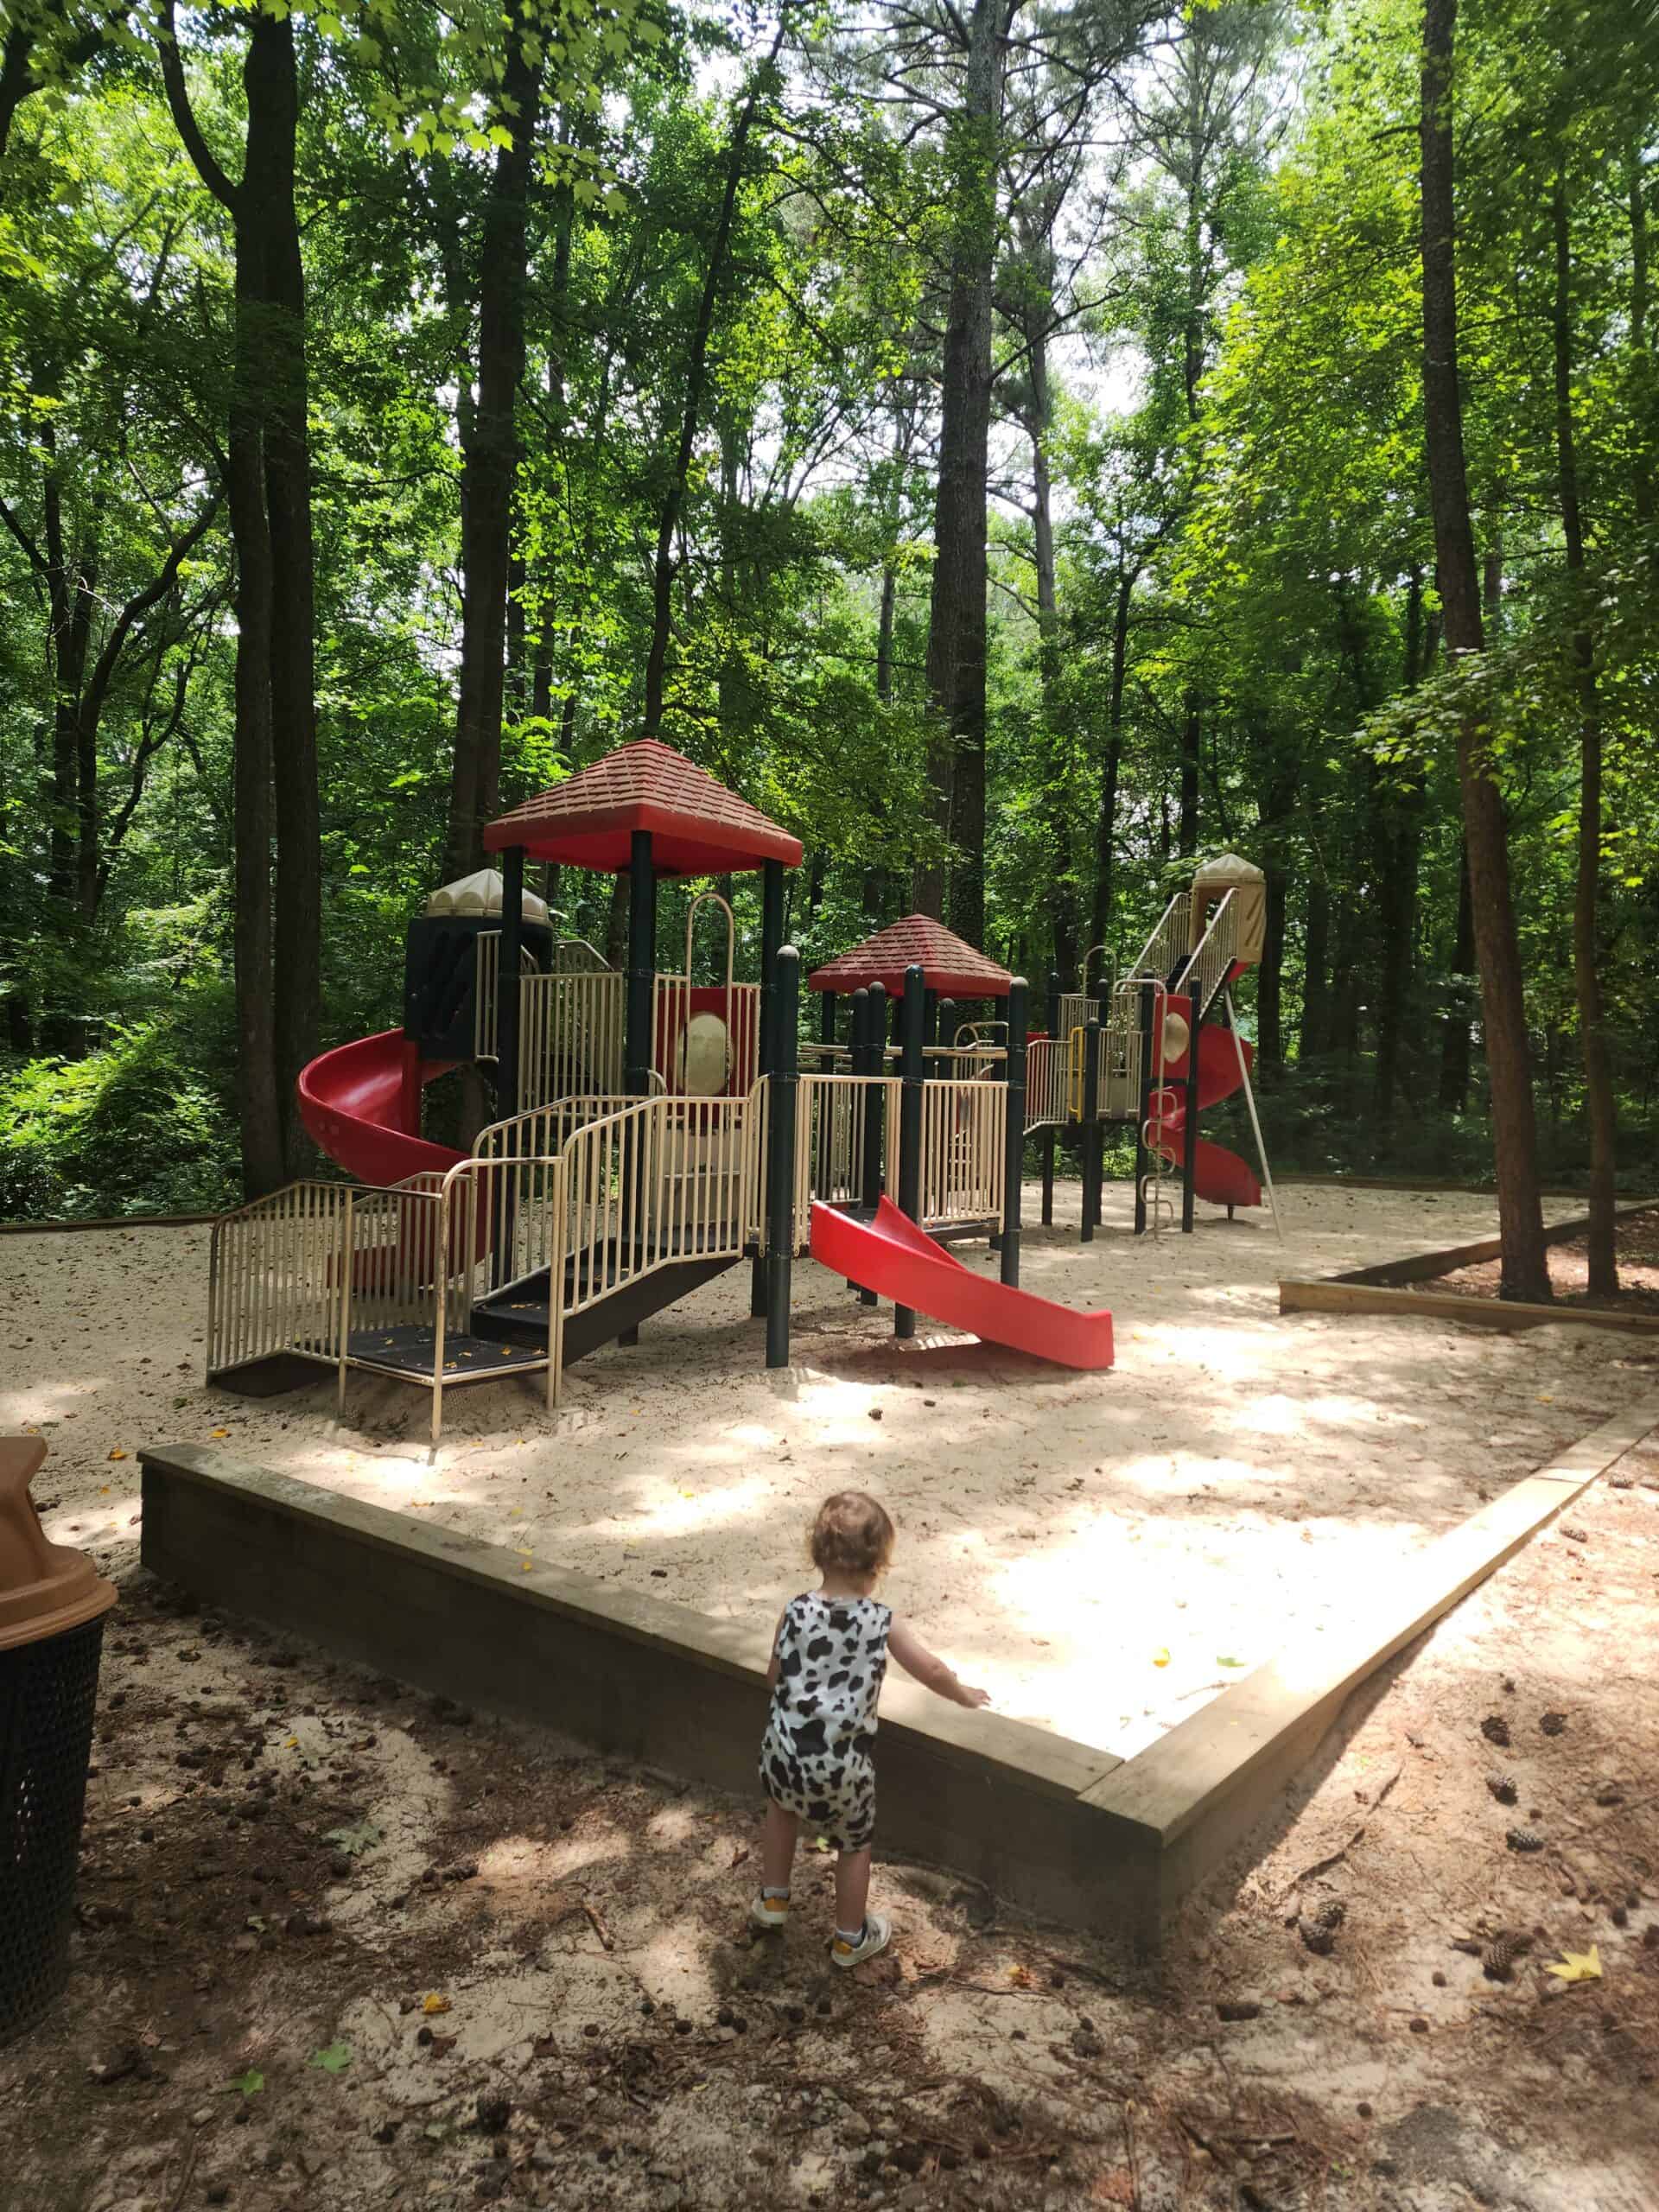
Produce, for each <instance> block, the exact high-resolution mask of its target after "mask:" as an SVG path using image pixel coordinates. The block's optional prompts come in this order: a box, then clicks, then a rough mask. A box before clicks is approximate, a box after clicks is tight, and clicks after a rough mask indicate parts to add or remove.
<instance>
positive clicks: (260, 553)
mask: <svg viewBox="0 0 1659 2212" xmlns="http://www.w3.org/2000/svg"><path fill="white" fill-rule="evenodd" d="M293 37H294V34H293V25H292V22H291V20H290V19H289V18H288V17H286V16H284V17H283V18H281V19H278V18H277V17H276V16H269V15H263V14H262V15H257V16H255V17H254V20H253V23H252V26H251V33H250V37H249V42H248V49H247V53H246V55H245V59H244V63H243V84H244V88H245V94H246V100H247V117H248V121H247V136H246V141H245V157H244V168H243V176H242V181H241V182H240V183H239V184H232V182H231V181H230V179H229V177H228V176H227V175H226V173H225V171H224V170H223V169H222V168H220V167H219V162H218V159H217V157H216V156H214V154H213V150H212V149H211V148H210V147H209V146H208V144H207V140H206V139H205V138H204V137H203V136H202V133H201V130H200V126H199V124H198V123H197V121H196V118H195V114H194V111H193V109H192V107H191V105H190V99H189V93H188V89H187V87H186V84H185V79H184V71H183V65H182V62H181V58H180V55H179V50H178V44H177V40H176V37H175V34H174V27H173V21H172V11H171V8H170V6H168V5H167V4H165V0H164V4H163V7H162V16H161V25H160V37H159V47H158V50H159V54H160V58H161V65H162V81H163V84H164V86H165V88H166V92H167V97H168V106H169V108H170V109H171V111H172V113H173V118H174V121H175V124H176V125H177V127H178V130H179V135H180V137H181V140H182V142H183V143H184V147H185V150H186V152H187V153H188V155H189V156H190V159H191V162H193V164H194V168H195V169H196V173H197V175H199V176H200V179H201V181H202V182H203V184H204V185H206V186H207V189H208V190H209V191H210V192H211V193H212V194H213V197H214V198H215V199H216V200H219V203H220V204H221V206H223V207H225V208H226V211H227V212H228V213H229V214H230V217H231V219H232V225H233V226H234V233H235V245H236V293H235V315H234V337H233V358H232V376H231V393H230V407H229V435H228V438H227V441H226V447H227V451H226V471H225V478H226V501H227V504H228V506H229V510H230V522H231V535H232V539H233V540H234V543H235V546H236V558H237V588H236V615H237V645H236V678H235V743H234V748H233V749H234V760H233V766H232V843H233V847H234V852H235V862H234V869H233V874H232V884H233V906H234V914H233V925H232V943H233V946H234V957H235V964H236V1020H237V1097H238V1109H239V1118H240V1122H241V1133H242V1172H243V1180H244V1183H245V1186H246V1188H247V1191H248V1192H249V1195H250V1196H257V1195H258V1194H259V1193H261V1192H265V1191H269V1190H271V1189H274V1188H275V1187H276V1186H277V1185H278V1184H279V1183H281V1182H283V1180H284V1179H285V1177H286V1176H287V1175H288V1174H289V1173H291V1172H292V1171H293V1169H294V1167H295V1166H297V1164H298V1157H299V1154H300V1151H301V1147H302V1138H301V1136H300V1135H299V1124H298V1120H297V1116H296V1112H295V1110H294V1109H293V1106H292V1103H291V1102H292V1096H293V1077H294V1074H295V1073H296V1070H297V1067H298V1065H299V1064H300V1062H301V1061H302V1059H303V1058H304V1057H305V1056H306V1055H307V1053H308V1052H309V1050H310V1049H311V1048H312V1044H313V1040H314V1039H315V1031H316V1018H317V1017H316V1009H317V1001H318V990H319V985H318V976H317V965H318V938H319V915H318V906H319V896H320V893H319V870H320V865H321V863H320V856H319V854H318V851H317V772H316V736H315V697H314V696H313V685H312V664H313V650H314V645H313V632H314V615H313V601H314V588H313V582H312V565H311V562H312V556H311V520H310V462H309V453H308V442H307V436H306V429H305V405H306V374H305V360H304V338H305V320H304V319H305V287H304V277H303V272H302V267H301V264H300V258H299V232H298V226H297V222H296V212H295V206H294V157H295V134H296V125H297V117H298V92H297V86H296V78H295V69H294V45H293ZM273 838H274V839H275V841H276V844H277V872H278V887H277V903H276V908H275V912H273V906H272V896H271V891H272V876H271V855H272V845H273ZM279 954H280V961H279V959H278V955H279Z"/></svg>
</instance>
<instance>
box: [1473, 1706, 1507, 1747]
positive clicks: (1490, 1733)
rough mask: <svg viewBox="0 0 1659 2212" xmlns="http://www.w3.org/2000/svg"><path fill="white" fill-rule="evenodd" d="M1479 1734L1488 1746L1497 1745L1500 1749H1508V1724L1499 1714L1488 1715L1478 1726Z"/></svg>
mask: <svg viewBox="0 0 1659 2212" xmlns="http://www.w3.org/2000/svg"><path fill="white" fill-rule="evenodd" d="M1480 1732H1481V1734H1482V1735H1483V1736H1484V1738H1486V1740H1487V1742H1488V1743H1489V1744H1497V1745H1499V1747H1500V1748H1502V1749H1507V1748H1508V1746H1509V1741H1510V1724H1509V1722H1508V1721H1507V1720H1506V1719H1504V1718H1503V1714H1502V1713H1488V1714H1487V1716H1486V1718H1485V1719H1484V1720H1483V1721H1482V1722H1481V1724H1480Z"/></svg>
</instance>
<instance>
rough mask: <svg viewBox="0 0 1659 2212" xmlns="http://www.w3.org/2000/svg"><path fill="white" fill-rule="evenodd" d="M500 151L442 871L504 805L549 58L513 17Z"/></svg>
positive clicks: (474, 415)
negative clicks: (527, 324)
mask: <svg viewBox="0 0 1659 2212" xmlns="http://www.w3.org/2000/svg"><path fill="white" fill-rule="evenodd" d="M509 26H510V28H509V35H508V40H507V56H506V66H505V73H504V75H503V77H502V80H501V108H502V113H503V117H504V120H505V127H506V129H507V130H509V132H510V133H511V134H512V135H511V138H510V141H509V143H507V144H506V145H505V146H502V147H500V148H499V149H498V150H497V153H496V157H495V168H494V170H493V174H492V175H491V179H490V194H489V198H488V200H486V203H485V207H484V216H483V223H482V226H481V234H480V241H479V246H480V251H479V263H478V271H479V274H478V377H477V385H476V397H474V399H473V401H472V403H471V404H470V405H466V406H463V407H462V408H461V681H460V687H459V694H458V698H457V702H456V712H455V759H454V774H453V777H452V779H451V783H450V787H449V829H448V840H447V842H446V845H445V849H444V872H445V874H446V875H447V876H448V877H450V878H454V877H456V876H461V875H465V874H467V873H468V872H469V871H470V870H471V869H473V868H477V867H479V866H480V864H481V861H482V859H483V852H484V842H483V837H484V828H485V825H486V823H488V822H490V821H492V820H493V818H494V817H495V815H496V814H497V812H498V811H499V801H500V796H501V709H502V702H503V697H504V689H505V671H506V634H507V587H508V581H509V578H510V575H511V573H512V497H513V486H514V484H515V482H516V480H517V478H518V386H519V384H520V382H521V381H522V379H523V377H524V285H525V276H526V268H527V264H528V258H529V251H530V204H529V203H530V181H531V160H532V156H533V155H534V152H535V143H536V127H537V118H538V115H539V112H540V101H541V82H542V65H541V63H540V61H539V60H537V61H534V62H532V61H531V60H529V59H527V57H526V55H525V54H524V48H523V45H522V43H521V38H520V35H519V25H518V21H517V18H516V17H510V18H509Z"/></svg>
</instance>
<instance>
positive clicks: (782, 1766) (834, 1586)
mask: <svg viewBox="0 0 1659 2212" xmlns="http://www.w3.org/2000/svg"><path fill="white" fill-rule="evenodd" d="M894 1541H895V1532H894V1529H893V1522H892V1521H891V1520H890V1519H889V1518H888V1516H887V1510H886V1509H885V1507H883V1506H882V1505H880V1503H878V1502H877V1500H876V1499H874V1498H873V1497H867V1496H866V1495H865V1493H864V1492H863V1491H859V1490H843V1491H836V1495H835V1496H834V1497H827V1498H825V1500H824V1502H823V1504H822V1505H821V1506H820V1507H819V1508H818V1515H817V1520H816V1522H814V1523H813V1527H812V1539H811V1549H812V1563H813V1565H814V1566H815V1567H817V1570H818V1572H819V1573H820V1575H821V1576H822V1577H823V1580H822V1582H821V1584H820V1586H819V1587H818V1588H817V1590H810V1591H807V1592H804V1594H803V1595H802V1596H800V1597H798V1598H791V1599H790V1601H789V1603H788V1605H785V1607H784V1610H783V1613H782V1616H781V1618H779V1623H778V1632H777V1634H776V1636H775V1637H773V1639H772V1665H771V1667H770V1669H768V1671H767V1675H766V1679H767V1681H769V1682H770V1683H771V1684H772V1707H771V1710H770V1712H769V1713H768V1714H767V1716H766V1734H765V1736H764V1737H763V1738H762V1739H761V1744H760V1781H761V1785H762V1787H763V1788H764V1789H765V1790H766V1796H767V1798H768V1800H769V1801H770V1802H768V1804H767V1806H766V1825H765V1827H764V1828H763V1830H762V1833H761V1844H760V1862H761V1890H760V1896H759V1897H757V1898H756V1899H755V1901H754V1903H753V1905H752V1906H751V1907H750V1908H749V1920H750V1923H751V1925H752V1926H753V1927H755V1928H762V1929H774V1928H782V1927H783V1926H784V1925H785V1923H786V1922H787V1920H788V1917H789V1876H790V1868H791V1866H792V1865H793V1864H794V1859H795V1841H796V1835H797V1833H798V1829H799V1827H800V1824H801V1822H802V1821H807V1822H808V1823H809V1826H810V1829H811V1831H812V1832H813V1833H814V1834H817V1835H821V1836H823V1837H825V1838H826V1839H827V1840H829V1842H830V1843H833V1844H834V1845H835V1847H836V1853H837V1857H836V1933H835V1939H834V1941H833V1942H831V1944H830V1946H829V1955H830V1958H831V1959H832V1960H833V1961H834V1962H835V1964H836V1966H838V1967H855V1966H857V1965H859V1964H860V1963H861V1961H863V1960H865V1959H873V1958H874V1956H875V1955H876V1953H877V1952H878V1951H882V1950H885V1949H886V1948H887V1943H888V1941H889V1939H890V1938H891V1936H892V1934H893V1926H892V1923H891V1922H890V1921H889V1920H888V1918H887V1915H886V1914H885V1913H882V1912H869V1911H867V1910H866V1909H865V1908H866V1899H867V1898H868V1896H869V1890H870V1839H871V1837H872V1836H873V1835H874V1832H875V1766H874V1759H873V1757H872V1754H873V1753H874V1749H875V1707H876V1700H878V1699H879V1698H880V1694H881V1679H882V1676H883V1675H885V1674H886V1672H887V1656H888V1654H889V1653H891V1654H892V1656H893V1658H895V1659H896V1660H897V1661H898V1662H899V1665H900V1666H901V1667H902V1668H903V1669H904V1670H905V1672H906V1674H907V1675H914V1676H915V1677H916V1679H917V1681H918V1682H921V1683H923V1684H925V1686H926V1688H929V1689H931V1690H932V1691H933V1692H934V1693H935V1694H937V1695H938V1696H939V1697H944V1698H949V1699H950V1700H951V1701H952V1703H953V1704H956V1705H966V1706H979V1705H988V1704H989V1702H990V1694H989V1693H988V1691H986V1690H975V1689H969V1688H967V1687H966V1686H965V1685H964V1684H963V1683H962V1682H960V1681H957V1677H956V1675H954V1674H953V1673H952V1672H951V1670H950V1668H949V1667H947V1666H946V1665H945V1663H944V1660H943V1659H936V1658H935V1657H934V1656H933V1654H932V1653H931V1651H930V1650H928V1649H927V1648H926V1647H925V1645H924V1644H922V1643H918V1641H917V1639H916V1637H914V1636H912V1634H911V1631H910V1630H909V1629H908V1628H906V1626H905V1625H904V1624H903V1623H902V1622H901V1621H896V1620H895V1619H894V1618H893V1613H892V1611H891V1609H890V1608H889V1607H887V1606H886V1605H880V1604H878V1603H877V1601H876V1599H875V1597H874V1590H875V1586H876V1584H877V1582H878V1581H879V1580H880V1578H881V1575H882V1574H883V1573H884V1572H885V1571H886V1569H887V1565H888V1563H889V1562H890V1560H892V1558H893V1543H894Z"/></svg>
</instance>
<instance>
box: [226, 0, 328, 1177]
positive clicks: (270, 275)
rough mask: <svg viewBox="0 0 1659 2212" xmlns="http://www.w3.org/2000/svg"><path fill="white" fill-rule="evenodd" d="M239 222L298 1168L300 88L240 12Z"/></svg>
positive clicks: (303, 609) (260, 23) (307, 924)
mask: <svg viewBox="0 0 1659 2212" xmlns="http://www.w3.org/2000/svg"><path fill="white" fill-rule="evenodd" d="M245 80H246V85H247V96H248V154H247V170H246V174H245V180H244V184H243V198H244V200H245V207H246V219H247V220H248V221H249V223H250V224H251V225H254V226H257V228H258V230H259V231H260V232H261V233H262V248H263V253H264V315H263V317H262V324H263V373H264V378H265V379H266V389H265V392H264V406H265V410H266V425H265V436H264V477H265V480H264V498H265V505H266V511H267V512H268V514H269V516H270V591H271V607H270V728H271V738H270V745H271V775H272V783H273V788H274V793H275V802H276V803H275V808H274V818H275V826H276V832H277V886H276V919H275V927H274V931H273V935H272V946H271V954H272V969H273V986H274V1000H273V1007H272V1027H273V1036H274V1051H275V1058H276V1083H277V1097H278V1099H279V1100H280V1101H281V1105H282V1119H283V1162H284V1166H285V1168H286V1171H287V1173H289V1175H290V1176H291V1175H296V1174H298V1173H300V1172H301V1170H302V1166H303V1165H304V1162H305V1159H306V1154H307V1150H308V1140H307V1138H306V1134H305V1129H304V1125H303V1124H302V1122H301V1120H300V1111H299V1094H298V1090H297V1084H298V1079H299V1074H300V1071H301V1069H302V1067H304V1065H306V1063H307V1061H308V1060H309V1059H311V1058H313V1057H314V1055H315V1052H316V1049H317V1030H318V1024H319V1020H320V1018H321V958H322V849H321V822H320V811H319V804H318V794H317V710H316V661H315V639H316V589H315V555H314V550H313V544H312V531H311V443H310V434H309V430H308V425H307V420H306V404H307V394H308V373H307V363H306V315H305V270H304V266H303V264H302V260H301V256H300V228H299V219H298V215H297V213H296V207H295V204H294V156H295V134H296V130H297V128H298V124H299V86H298V82H297V79H296V73H295V67H294V26H293V22H292V20H291V19H290V18H289V17H287V16H283V18H281V19H280V20H278V19H277V17H276V16H270V15H267V14H264V13H261V14H258V15H256V16H254V17H253V19H252V24H251V38H250V42H249V47H248V59H247V67H246V70H245Z"/></svg>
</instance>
